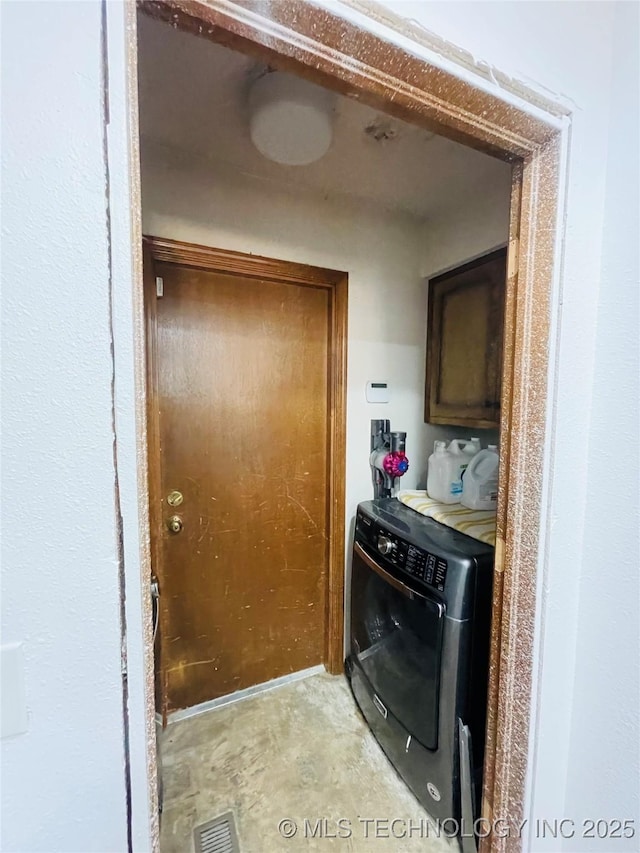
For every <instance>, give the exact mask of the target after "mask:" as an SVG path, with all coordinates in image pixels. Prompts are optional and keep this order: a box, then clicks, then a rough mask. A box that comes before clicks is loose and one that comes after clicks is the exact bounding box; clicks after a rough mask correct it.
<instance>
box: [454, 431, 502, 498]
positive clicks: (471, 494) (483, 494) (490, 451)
mask: <svg viewBox="0 0 640 853" xmlns="http://www.w3.org/2000/svg"><path fill="white" fill-rule="evenodd" d="M499 464H500V457H499V456H498V448H497V447H496V445H495V444H490V445H489V447H488V448H487V449H486V450H481V451H480V453H478V454H476V455H475V456H474V457H473V459H472V460H471V462H469V465H468V466H467V470H466V471H465V472H464V478H463V484H464V485H463V489H462V500H461V503H462V504H463V506H466V507H468V508H469V509H485V510H495V508H496V506H497V505H498V466H499Z"/></svg>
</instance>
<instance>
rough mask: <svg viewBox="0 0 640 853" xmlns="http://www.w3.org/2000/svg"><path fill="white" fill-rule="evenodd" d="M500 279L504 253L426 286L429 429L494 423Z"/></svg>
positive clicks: (499, 344) (499, 357)
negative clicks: (432, 424)
mask: <svg viewBox="0 0 640 853" xmlns="http://www.w3.org/2000/svg"><path fill="white" fill-rule="evenodd" d="M505 277H506V250H504V249H503V250H500V251H499V252H493V253H492V254H491V255H487V256H485V257H484V258H481V259H480V260H478V261H474V262H473V263H471V264H466V265H465V266H463V267H459V268H458V269H456V270H453V271H451V272H449V273H446V274H445V275H442V276H439V277H438V278H435V279H432V281H431V282H430V283H429V320H428V337H427V380H426V393H425V420H426V421H427V422H428V423H439V424H454V425H461V426H470V427H471V426H476V427H495V426H496V425H497V424H498V423H499V419H500V386H501V381H500V379H501V371H502V337H503V322H504V289H505Z"/></svg>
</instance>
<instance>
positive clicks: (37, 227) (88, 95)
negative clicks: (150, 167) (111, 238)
mask: <svg viewBox="0 0 640 853" xmlns="http://www.w3.org/2000/svg"><path fill="white" fill-rule="evenodd" d="M2 52H3V56H2V65H3V80H2V111H3V115H2V119H3V121H2V185H3V186H2V188H3V205H2V218H3V223H2V224H3V235H2V267H3V270H2V272H3V287H2V334H3V352H2V359H3V365H2V368H3V385H2V394H3V399H2V415H3V431H2V432H3V435H2V445H3V446H2V451H3V452H2V467H3V470H2V487H3V488H2V491H3V537H2V544H3V554H2V642H3V643H12V642H20V641H23V642H24V653H25V676H26V700H27V708H28V730H27V732H26V733H25V734H17V735H15V736H13V737H10V738H6V739H4V740H3V741H2V743H1V761H2V841H1V847H2V850H5V851H7V852H8V851H46V853H52V851H58V853H72V851H77V853H88V851H96V853H98V851H99V853H105V851H117V853H121V851H124V850H126V846H127V828H126V800H125V768H124V740H123V738H124V733H123V711H122V682H121V675H120V623H119V606H120V604H119V586H118V561H117V550H116V519H115V492H114V464H113V430H112V400H111V379H112V360H111V353H110V346H111V340H110V330H109V270H108V248H107V218H106V195H105V190H106V183H105V164H104V157H103V127H102V109H103V107H102V98H101V79H100V74H101V44H100V5H99V4H98V3H73V4H63V3H51V4H47V3H38V4H31V3H3V4H2ZM145 784H146V782H145ZM145 796H146V795H145Z"/></svg>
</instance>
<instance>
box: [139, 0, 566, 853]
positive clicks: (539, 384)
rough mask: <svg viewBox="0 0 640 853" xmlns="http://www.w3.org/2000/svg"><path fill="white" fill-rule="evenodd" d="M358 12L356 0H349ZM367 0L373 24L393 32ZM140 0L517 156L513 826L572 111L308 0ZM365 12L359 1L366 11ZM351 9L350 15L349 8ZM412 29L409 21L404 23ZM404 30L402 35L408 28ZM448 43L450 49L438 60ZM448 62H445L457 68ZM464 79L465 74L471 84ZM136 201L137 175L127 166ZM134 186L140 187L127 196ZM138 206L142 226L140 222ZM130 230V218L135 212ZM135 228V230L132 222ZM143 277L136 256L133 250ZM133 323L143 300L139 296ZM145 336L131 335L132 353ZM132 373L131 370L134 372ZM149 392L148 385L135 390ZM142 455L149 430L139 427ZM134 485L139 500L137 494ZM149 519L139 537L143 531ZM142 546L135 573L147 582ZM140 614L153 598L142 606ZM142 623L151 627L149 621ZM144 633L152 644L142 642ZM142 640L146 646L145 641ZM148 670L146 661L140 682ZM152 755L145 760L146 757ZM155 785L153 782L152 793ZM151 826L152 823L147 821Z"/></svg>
mask: <svg viewBox="0 0 640 853" xmlns="http://www.w3.org/2000/svg"><path fill="white" fill-rule="evenodd" d="M353 5H354V8H355V9H356V12H357V11H358V9H357V3H355V4H353ZM375 6H376V4H375V3H374V4H373V7H372V10H371V19H372V20H371V26H372V27H373V26H374V25H375V23H376V20H375V19H376V17H378V18H379V21H378V22H382V24H383V25H384V26H386V27H387V30H389V29H391V30H393V28H394V26H395V24H394V17H393V14H392V13H390V12H389V13H388V14H387V13H385V16H384V20H383V19H382V18H380V16H379V14H378V12H379V10H376V8H375ZM137 8H141V9H142V10H143V11H144V12H145V13H147V14H149V15H151V16H153V17H155V18H158V19H161V20H165V21H167V22H170V23H171V24H172V25H173V26H174V27H176V28H179V29H181V30H184V31H187V32H191V33H193V34H195V35H198V36H200V37H204V38H208V39H211V40H212V41H214V42H217V43H219V44H222V45H225V46H227V47H230V48H233V49H235V50H239V51H241V52H243V53H246V54H249V55H251V56H254V57H256V58H257V59H259V60H261V61H263V62H265V63H267V64H269V65H270V66H272V67H274V68H279V69H282V70H288V71H291V72H293V73H296V74H298V75H300V76H303V77H306V78H307V79H310V80H312V81H313V82H316V83H318V84H321V85H323V86H326V87H327V88H329V89H333V90H335V91H337V92H339V93H341V94H344V95H346V96H349V97H353V98H356V99H358V100H360V101H361V102H362V103H366V104H368V105H370V106H372V107H374V108H376V109H378V110H380V111H382V112H385V113H388V114H389V115H392V116H396V117H398V118H400V119H403V120H405V121H408V122H410V123H412V124H415V125H419V126H421V127H423V128H425V129H428V130H431V131H435V132H437V133H438V134H440V135H442V136H445V137H448V138H450V139H453V140H456V141H458V142H462V143H464V144H466V145H469V146H471V147H473V148H476V149H478V150H480V151H483V152H485V153H488V154H491V155H493V156H496V157H498V158H501V159H503V160H506V161H508V162H511V163H513V165H514V168H513V181H512V195H511V216H510V226H509V246H508V258H507V295H506V306H505V342H504V357H503V380H502V404H501V410H502V422H501V429H502V435H503V440H502V446H501V467H500V482H499V501H498V518H497V538H496V563H495V583H494V603H493V623H492V638H491V665H490V679H489V707H488V726H487V745H486V759H485V781H484V790H483V804H482V811H483V815H484V816H485V817H486V818H488V819H489V820H491V819H493V818H501V819H507V820H509V822H510V824H511V825H513V824H515V823H517V821H519V820H521V819H522V815H523V813H524V798H525V790H526V776H527V762H528V756H529V754H530V745H531V736H532V735H531V722H532V713H533V711H532V702H533V695H532V690H533V679H534V672H533V670H534V657H535V654H536V643H535V639H534V636H535V629H536V604H537V592H538V571H539V567H540V566H542V565H543V562H544V545H545V543H544V530H543V524H542V506H543V488H544V487H545V485H546V483H545V482H544V478H543V477H542V476H540V474H541V472H545V471H546V470H548V466H547V465H546V464H545V462H546V457H545V442H546V439H547V436H548V432H549V430H550V426H549V424H548V419H547V405H548V402H549V397H550V395H549V379H548V373H549V350H550V348H552V347H553V345H554V341H553V340H552V335H551V329H552V325H553V324H552V318H551V307H552V294H553V293H554V287H555V281H556V276H557V268H558V263H557V243H558V240H559V237H560V234H561V232H560V228H561V224H560V222H561V216H560V213H561V205H562V203H563V195H562V192H561V189H562V185H563V184H564V181H565V180H566V154H567V146H568V136H569V130H570V119H571V115H570V112H569V110H568V109H567V108H566V107H565V105H563V104H560V103H556V102H555V101H553V100H551V99H550V98H548V97H545V96H544V95H543V94H541V93H540V92H538V91H535V90H534V89H531V88H527V87H526V86H525V85H523V84H521V83H519V82H517V81H515V82H514V81H512V80H511V79H510V78H509V77H508V75H501V74H500V72H499V71H497V72H496V73H495V75H494V76H493V77H492V82H491V83H487V82H486V81H485V80H484V79H483V78H482V76H481V75H480V74H479V73H476V74H475V75H474V72H475V69H472V70H471V72H470V71H469V67H468V65H465V60H464V58H463V57H462V55H461V53H460V52H458V53H456V51H455V49H452V50H451V51H450V52H448V53H447V47H446V45H444V42H441V43H438V42H437V39H433V40H429V37H428V34H427V35H425V32H423V31H418V30H416V29H415V28H414V29H411V28H409V29H407V27H404V31H403V26H402V25H401V23H400V22H398V25H397V27H396V30H397V32H398V33H399V34H400V36H401V37H402V38H403V39H404V41H405V42H406V40H407V37H408V38H409V39H412V40H413V41H414V42H415V43H416V48H418V47H420V44H418V43H419V42H421V43H422V48H426V50H425V52H426V53H427V54H428V55H429V56H430V59H429V60H427V59H424V58H420V57H418V56H416V55H414V54H412V53H410V52H409V51H408V50H405V49H403V48H402V47H399V46H398V45H397V44H396V43H394V42H393V41H386V40H384V39H383V38H380V37H378V36H376V35H374V34H373V33H372V32H371V31H370V30H369V29H366V28H364V27H361V26H358V25H356V24H354V23H352V22H351V21H350V20H348V19H347V18H346V17H345V18H343V17H340V16H339V15H336V14H334V13H331V12H328V11H326V10H325V9H322V8H318V7H315V6H313V5H312V4H311V3H308V2H305V0H280V1H279V2H277V3H266V2H260V0H206V2H205V0H161V2H158V0H139V3H138V5H137ZM135 10H136V6H135V5H134V3H132V2H130V4H129V12H128V14H129V19H128V22H129V26H130V31H131V33H132V34H133V37H132V40H131V42H130V53H129V76H130V81H132V82H133V85H130V93H131V99H130V117H131V128H132V129H131V140H130V143H131V147H132V150H133V152H134V159H135V157H136V156H137V152H138V138H137V135H136V131H137V103H136V95H135V77H136V69H137V53H136V43H135ZM360 11H362V10H360ZM345 14H348V11H347V9H345ZM407 26H409V25H407ZM407 33H408V36H407ZM443 53H444V59H443V56H442V55H443ZM452 67H453V68H454V72H452V71H451V70H449V69H451V68H452ZM470 81H471V82H470ZM131 177H132V182H133V186H134V198H138V197H139V188H140V183H139V180H140V179H139V174H138V173H137V172H136V171H135V169H133V170H132V176H131ZM136 192H137V193H138V196H136V195H135V193H136ZM139 222H140V220H139V213H138V220H137V223H138V228H139ZM134 230H135V223H134ZM138 233H140V232H139V230H138ZM134 263H135V264H136V267H137V272H138V277H139V280H140V281H142V269H141V257H140V256H137V257H135V258H134ZM136 311H137V312H138V314H137V317H138V322H139V328H141V322H140V299H138V301H137V303H136ZM143 353H144V344H143V343H142V344H141V343H140V342H138V343H137V358H138V362H139V360H140V358H141V356H142V357H143ZM139 376H140V371H138V377H139ZM142 393H144V392H142ZM139 428H140V433H141V435H142V439H140V440H142V441H144V442H145V444H144V446H143V447H142V448H141V451H140V452H141V458H142V459H144V458H145V449H146V438H145V437H144V427H143V426H140V427H139ZM142 497H144V496H141V500H142ZM145 524H146V519H145V518H144V516H143V519H142V522H141V533H142V536H143V541H146V536H148V528H146V527H145ZM148 575H149V558H148V551H147V550H146V549H145V548H143V552H142V582H143V583H144V584H146V583H147V582H148ZM146 608H147V611H146V612H147V613H148V612H149V606H148V604H147V605H146ZM147 630H148V629H147ZM148 642H149V641H148ZM148 642H147V646H148ZM151 684H152V676H151V675H150V673H149V672H148V670H147V693H148V694H149V692H150V690H151V687H150V685H151ZM154 761H155V758H154V757H153V756H151V757H150V758H149V766H150V767H151V768H153V767H154ZM153 797H154V794H153V792H152V793H151V799H152V801H153ZM155 832H156V833H157V826H156V827H155ZM521 847H522V840H521V838H520V836H519V834H518V833H517V832H516V833H513V834H511V835H509V836H508V837H506V838H500V837H498V836H497V835H495V834H492V835H491V836H489V837H488V838H485V839H483V841H482V842H481V851H482V853H489V851H490V853H498V851H507V850H508V851H518V850H520V849H521Z"/></svg>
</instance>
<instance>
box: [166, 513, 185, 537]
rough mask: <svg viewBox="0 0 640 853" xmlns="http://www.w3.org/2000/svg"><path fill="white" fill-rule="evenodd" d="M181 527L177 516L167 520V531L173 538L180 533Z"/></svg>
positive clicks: (180, 521)
mask: <svg viewBox="0 0 640 853" xmlns="http://www.w3.org/2000/svg"><path fill="white" fill-rule="evenodd" d="M183 527H184V525H183V523H182V519H181V518H180V516H179V515H172V516H171V518H168V519H167V530H168V531H169V533H172V534H173V535H174V536H175V534H176V533H180V531H181V530H182V528H183Z"/></svg>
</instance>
